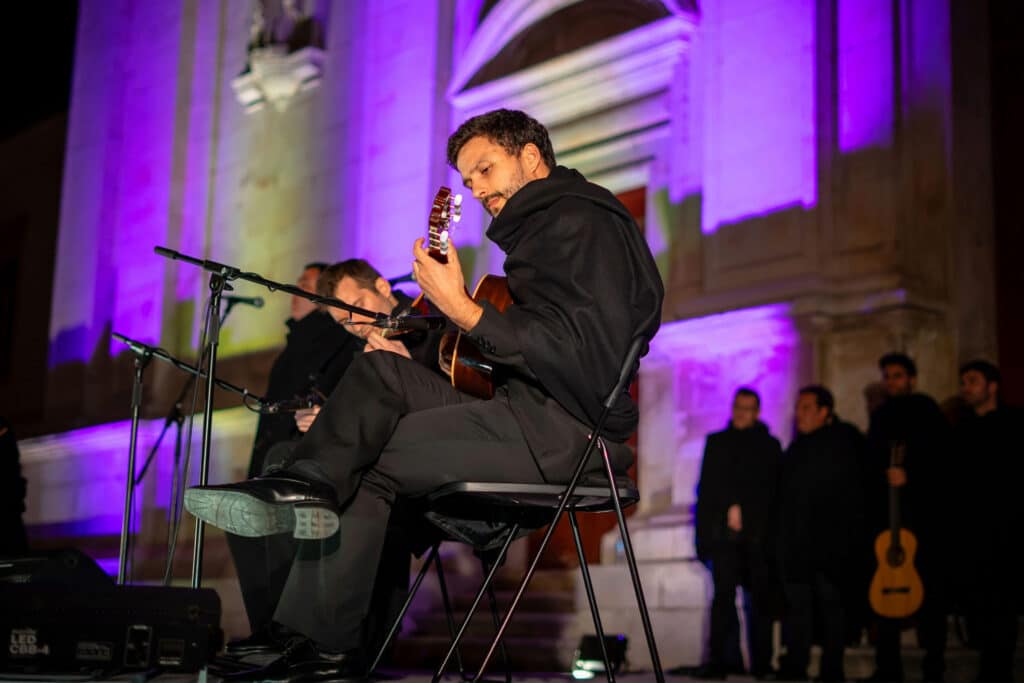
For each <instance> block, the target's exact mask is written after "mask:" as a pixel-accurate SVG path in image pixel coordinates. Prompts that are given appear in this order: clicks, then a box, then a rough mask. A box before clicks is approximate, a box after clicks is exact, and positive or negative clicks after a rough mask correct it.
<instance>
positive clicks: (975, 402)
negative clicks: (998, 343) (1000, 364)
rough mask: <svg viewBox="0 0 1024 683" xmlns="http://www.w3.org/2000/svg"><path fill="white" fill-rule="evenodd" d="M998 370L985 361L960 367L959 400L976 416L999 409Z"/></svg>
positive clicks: (976, 361)
mask: <svg viewBox="0 0 1024 683" xmlns="http://www.w3.org/2000/svg"><path fill="white" fill-rule="evenodd" d="M999 380H1000V375H999V368H997V367H996V366H995V365H993V364H992V363H989V362H988V361H986V360H972V361H970V362H969V363H964V364H963V365H961V366H960V398H961V399H963V402H964V403H966V404H967V406H968V407H969V408H970V409H971V410H973V411H974V412H975V413H976V414H978V415H985V414H986V413H989V412H992V411H993V410H995V409H996V408H998V407H999Z"/></svg>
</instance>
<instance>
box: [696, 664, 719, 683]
mask: <svg viewBox="0 0 1024 683" xmlns="http://www.w3.org/2000/svg"><path fill="white" fill-rule="evenodd" d="M726 675H727V672H726V670H725V667H720V666H712V665H710V664H709V665H705V666H700V667H697V669H696V671H694V672H693V674H692V676H693V677H694V678H696V679H698V680H702V681H724V680H725V677H726Z"/></svg>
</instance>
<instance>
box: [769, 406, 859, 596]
mask: <svg viewBox="0 0 1024 683" xmlns="http://www.w3.org/2000/svg"><path fill="white" fill-rule="evenodd" d="M863 506H864V498H863V493H862V491H861V486H860V471H859V467H858V463H857V453H856V448H855V445H854V444H853V442H852V441H851V439H850V437H849V434H848V432H847V430H846V428H844V427H843V426H842V425H837V424H829V425H825V426H824V427H822V428H820V429H818V430H815V431H813V432H811V433H810V434H801V435H799V436H797V437H796V439H794V440H793V443H791V444H790V445H789V448H787V449H786V452H785V454H784V455H783V457H782V478H781V481H780V484H779V525H778V529H779V531H778V557H779V569H780V573H781V576H782V579H783V580H784V581H787V582H793V583H806V582H809V581H811V580H812V578H813V576H814V574H815V573H816V572H821V573H823V574H825V575H826V576H827V577H829V579H830V580H832V581H833V582H835V583H837V584H840V585H849V584H850V583H851V582H853V581H856V580H857V579H858V576H859V571H858V567H859V565H858V564H857V563H856V562H855V560H856V559H857V557H858V553H859V552H860V551H861V543H862V542H863V520H864V508H863Z"/></svg>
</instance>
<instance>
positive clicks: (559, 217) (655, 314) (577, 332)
mask: <svg viewBox="0 0 1024 683" xmlns="http://www.w3.org/2000/svg"><path fill="white" fill-rule="evenodd" d="M487 236H488V237H489V238H490V239H491V240H492V241H493V242H495V243H496V244H497V245H498V246H499V247H500V248H501V250H502V251H504V252H505V254H506V258H505V264H504V270H505V275H506V276H507V277H508V285H509V289H510V291H511V293H512V299H513V302H514V303H513V305H512V306H510V307H509V308H508V310H506V311H505V313H504V314H500V313H498V312H497V311H496V310H495V309H494V308H493V307H491V306H490V305H489V304H484V313H483V316H482V317H481V318H480V321H479V323H478V324H477V325H476V326H475V327H474V328H473V329H472V330H471V331H470V335H469V336H470V338H471V339H472V340H473V341H475V342H476V343H477V345H478V346H479V347H480V350H481V351H482V352H483V353H484V355H485V356H487V357H488V358H490V359H491V360H493V361H495V362H497V363H500V364H501V365H502V366H504V369H505V370H506V372H507V383H506V384H505V386H504V387H501V388H500V389H499V391H498V393H497V395H496V396H495V398H494V400H499V401H508V402H509V405H510V408H511V410H512V412H513V414H514V415H515V417H516V420H517V421H518V423H519V425H520V427H521V429H522V430H523V434H524V436H525V438H526V441H527V443H528V444H529V447H530V450H531V451H532V453H533V455H534V457H535V458H536V460H537V462H538V465H539V466H540V468H541V471H542V472H543V473H544V474H545V476H546V477H547V478H548V479H549V480H557V479H565V478H567V477H568V476H569V474H570V473H571V467H572V463H573V460H574V458H573V454H578V453H579V452H580V451H581V450H582V448H583V447H584V446H585V444H586V434H587V432H588V428H587V427H586V426H584V425H585V424H587V425H589V424H592V423H594V422H595V421H596V420H597V418H598V415H599V414H600V412H601V407H602V402H603V400H604V398H605V397H606V395H607V393H608V392H609V391H610V390H611V388H612V387H613V386H614V385H615V382H616V380H617V379H618V370H619V367H620V366H621V364H622V361H623V359H624V358H625V355H626V350H627V349H628V347H629V345H630V342H631V341H632V338H633V337H634V335H635V334H637V333H641V332H642V333H643V334H644V335H646V336H647V338H650V337H653V336H654V333H655V332H656V331H657V329H658V325H659V324H660V319H661V303H662V299H663V298H664V289H663V286H662V283H661V278H660V276H659V274H658V271H657V268H656V266H655V263H654V258H653V256H652V255H651V252H650V249H649V248H648V246H647V244H646V242H645V241H644V238H643V235H641V233H640V230H639V229H638V228H637V226H636V223H635V222H634V221H633V219H632V217H631V216H630V214H629V212H628V211H627V210H626V208H625V207H624V206H623V205H622V204H621V202H619V201H618V200H617V199H616V198H615V197H614V196H613V195H612V194H611V193H610V192H608V191H607V190H605V189H604V188H601V187H599V186H597V185H594V184H592V183H589V182H587V180H586V179H585V178H584V177H583V176H582V175H581V174H580V173H578V172H577V171H574V170H570V169H567V168H564V167H561V166H559V167H556V168H555V169H554V170H552V172H551V174H550V175H549V176H548V177H547V178H543V179H540V180H535V181H532V182H530V183H527V184H526V185H525V186H524V187H523V188H522V189H520V190H519V191H518V192H517V193H516V194H515V195H513V196H512V198H511V199H509V201H508V203H507V204H506V205H505V207H504V208H503V210H502V212H501V213H500V214H499V215H498V217H497V218H495V219H494V221H492V223H491V225H490V227H489V228H488V230H487ZM645 352H646V349H645ZM637 419H638V415H637V407H636V404H635V403H634V402H633V400H632V399H631V398H629V396H628V395H625V396H622V397H620V398H619V400H618V402H617V403H616V405H615V406H614V408H613V410H612V412H611V415H610V417H609V419H608V422H607V427H606V429H605V434H606V436H607V439H609V440H611V441H612V442H623V441H625V440H626V439H627V438H628V437H629V436H630V435H631V434H632V433H633V432H634V431H635V430H636V426H637ZM610 449H611V450H613V451H614V461H615V465H616V467H618V468H621V469H624V468H625V467H628V465H629V463H630V462H631V461H632V454H631V453H630V452H629V449H628V447H626V446H625V445H624V444H621V443H620V444H617V445H613V446H612V447H611V448H610Z"/></svg>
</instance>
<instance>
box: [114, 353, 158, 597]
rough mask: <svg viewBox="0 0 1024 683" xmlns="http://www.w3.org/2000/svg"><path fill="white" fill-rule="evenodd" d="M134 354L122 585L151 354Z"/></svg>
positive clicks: (120, 557)
mask: <svg viewBox="0 0 1024 683" xmlns="http://www.w3.org/2000/svg"><path fill="white" fill-rule="evenodd" d="M132 352H133V353H134V354H135V377H134V379H133V380H132V427H131V436H130V437H129V439H128V484H127V486H126V487H125V492H124V515H123V516H122V518H121V548H120V551H119V553H118V560H117V584H118V585H119V586H123V585H124V582H125V575H126V572H127V567H128V529H129V525H130V524H131V514H132V498H133V495H134V492H135V486H134V482H135V451H136V448H137V446H138V435H139V413H140V411H141V408H142V373H143V371H144V370H145V369H146V366H147V365H149V361H150V360H151V359H152V357H153V354H152V352H151V351H150V350H149V348H143V349H138V348H136V347H134V346H133V347H132Z"/></svg>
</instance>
